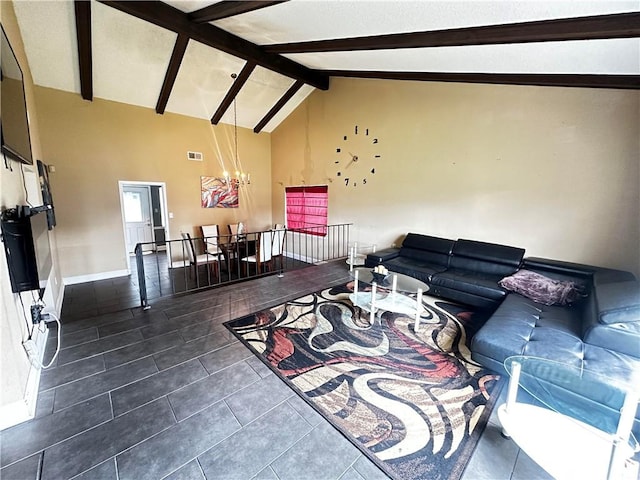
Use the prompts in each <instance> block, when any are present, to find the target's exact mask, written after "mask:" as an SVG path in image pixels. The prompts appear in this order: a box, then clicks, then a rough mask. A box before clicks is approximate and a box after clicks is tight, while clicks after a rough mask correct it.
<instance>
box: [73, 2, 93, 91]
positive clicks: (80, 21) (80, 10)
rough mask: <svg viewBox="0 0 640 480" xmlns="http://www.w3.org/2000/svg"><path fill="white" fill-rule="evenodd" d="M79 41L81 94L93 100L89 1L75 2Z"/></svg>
mask: <svg viewBox="0 0 640 480" xmlns="http://www.w3.org/2000/svg"><path fill="white" fill-rule="evenodd" d="M73 4H74V9H75V17H76V38H77V40H78V66H79V69H80V94H81V95H82V98H84V99H85V100H90V101H92V100H93V53H92V52H93V51H92V48H91V3H90V2H89V1H88V0H76V1H75V2H73Z"/></svg>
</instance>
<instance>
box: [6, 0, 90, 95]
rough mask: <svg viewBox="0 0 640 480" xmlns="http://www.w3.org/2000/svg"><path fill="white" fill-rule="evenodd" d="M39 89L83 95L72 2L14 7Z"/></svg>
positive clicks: (24, 3)
mask: <svg viewBox="0 0 640 480" xmlns="http://www.w3.org/2000/svg"><path fill="white" fill-rule="evenodd" d="M13 6H14V9H15V12H16V16H17V18H18V25H19V27H20V33H21V35H22V40H23V43H24V47H25V51H26V53H27V58H28V60H29V67H30V69H31V76H32V77H33V81H34V83H35V84H36V85H41V86H43V87H50V88H56V89H58V90H65V91H67V92H76V93H78V92H80V74H79V69H78V46H77V42H76V26H75V15H74V12H73V2H62V1H61V2H32V1H20V2H14V3H13Z"/></svg>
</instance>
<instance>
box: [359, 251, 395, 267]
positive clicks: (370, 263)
mask: <svg viewBox="0 0 640 480" xmlns="http://www.w3.org/2000/svg"><path fill="white" fill-rule="evenodd" d="M398 255H400V249H399V248H396V247H392V248H385V249H382V250H378V251H377V252H373V253H369V254H368V255H367V258H366V259H365V261H364V264H365V266H366V267H375V266H376V265H380V264H382V263H384V262H387V261H389V260H391V259H393V258H396V257H397V256H398Z"/></svg>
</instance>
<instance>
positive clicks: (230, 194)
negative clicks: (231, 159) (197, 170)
mask: <svg viewBox="0 0 640 480" xmlns="http://www.w3.org/2000/svg"><path fill="white" fill-rule="evenodd" d="M200 180H201V189H200V200H201V205H202V208H216V207H217V208H238V181H237V180H236V179H226V178H218V177H200Z"/></svg>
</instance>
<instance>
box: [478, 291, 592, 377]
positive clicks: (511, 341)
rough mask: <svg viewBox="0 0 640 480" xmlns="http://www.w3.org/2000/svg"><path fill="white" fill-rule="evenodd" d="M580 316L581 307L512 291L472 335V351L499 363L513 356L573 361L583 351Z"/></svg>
mask: <svg viewBox="0 0 640 480" xmlns="http://www.w3.org/2000/svg"><path fill="white" fill-rule="evenodd" d="M579 317H580V311H579V310H578V309H575V308H571V307H559V306H546V305H541V304H538V303H535V302H534V301H533V300H530V299H528V298H526V297H523V296H522V295H518V294H515V293H511V294H509V295H508V296H507V298H506V299H505V300H504V302H502V304H501V305H500V306H499V307H498V309H497V310H496V311H495V313H494V314H493V315H492V316H491V318H489V320H488V321H487V322H486V323H485V324H484V326H483V327H482V328H481V329H480V331H479V332H478V333H476V335H475V336H474V337H473V340H472V343H471V350H472V351H473V352H474V353H479V354H481V355H482V356H484V357H488V358H491V359H493V360H494V361H495V362H497V364H502V362H504V360H505V359H506V358H507V357H510V356H512V355H530V356H534V357H545V358H553V359H556V358H557V359H564V360H571V359H573V358H576V357H579V356H581V354H582V351H583V342H582V340H581V338H580V334H581V324H580V318H579ZM560 361H562V360H560Z"/></svg>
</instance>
